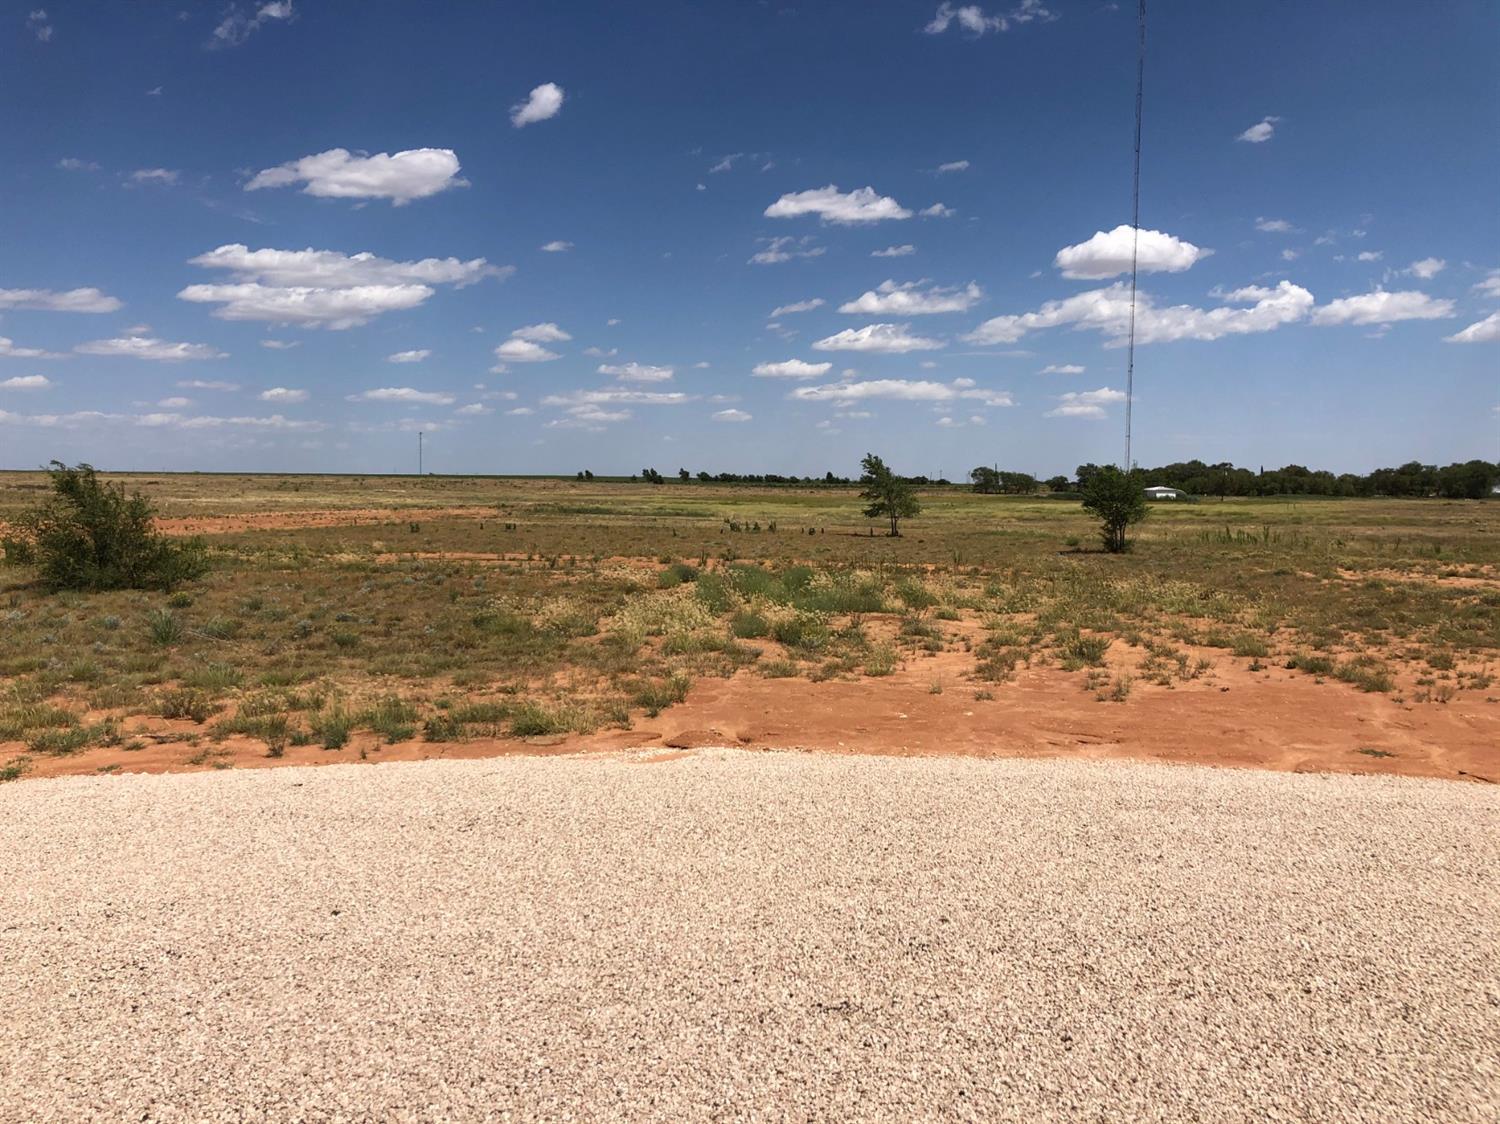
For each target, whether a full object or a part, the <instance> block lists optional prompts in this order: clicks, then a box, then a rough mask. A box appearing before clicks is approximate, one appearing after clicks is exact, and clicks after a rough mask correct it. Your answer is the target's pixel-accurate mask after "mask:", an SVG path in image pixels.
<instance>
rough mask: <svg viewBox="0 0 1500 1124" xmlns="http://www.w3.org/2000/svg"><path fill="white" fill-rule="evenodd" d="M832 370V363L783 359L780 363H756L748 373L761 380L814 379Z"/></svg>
mask: <svg viewBox="0 0 1500 1124" xmlns="http://www.w3.org/2000/svg"><path fill="white" fill-rule="evenodd" d="M832 369H833V364H832V363H808V362H806V361H804V360H802V359H784V360H782V361H781V362H780V363H757V364H756V365H755V367H754V368H753V369H752V370H751V371H750V373H751V374H752V375H754V376H755V377H756V378H761V379H816V378H821V377H822V376H824V375H826V374H827V373H828V372H829V371H830V370H832Z"/></svg>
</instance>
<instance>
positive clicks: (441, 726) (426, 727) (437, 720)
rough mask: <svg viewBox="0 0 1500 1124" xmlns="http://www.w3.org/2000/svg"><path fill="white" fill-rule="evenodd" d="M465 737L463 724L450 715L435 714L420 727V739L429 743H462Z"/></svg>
mask: <svg viewBox="0 0 1500 1124" xmlns="http://www.w3.org/2000/svg"><path fill="white" fill-rule="evenodd" d="M467 735H468V730H467V729H465V728H464V724H463V723H462V722H460V721H459V720H458V719H457V718H455V717H454V716H453V715H452V714H435V715H433V716H432V717H431V718H429V719H428V720H427V721H426V722H425V723H423V725H422V737H423V738H424V739H425V740H426V741H430V742H456V741H462V740H463V739H464V738H465V737H466V736H467Z"/></svg>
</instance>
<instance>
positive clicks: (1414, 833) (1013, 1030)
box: [0, 750, 1500, 1124]
mask: <svg viewBox="0 0 1500 1124" xmlns="http://www.w3.org/2000/svg"><path fill="white" fill-rule="evenodd" d="M0 856H3V865H0V963H3V971H0V1120H4V1121H7V1122H8V1121H18V1122H19V1121H26V1122H31V1121H53V1120H59V1121H61V1120H91V1119H99V1120H133V1121H210V1120H212V1121H218V1120H234V1121H239V1120H254V1121H262V1120H263V1121H276V1122H284V1121H296V1120H307V1121H325V1120H327V1121H334V1120H338V1121H469V1120H507V1119H514V1120H538V1119H573V1120H660V1121H696V1120H750V1119H754V1120H767V1121H774V1120H810V1119H816V1120H836V1121H846V1120H893V1121H895V1120H899V1121H908V1120H925V1119H973V1120H986V1121H995V1120H1004V1121H1027V1122H1035V1121H1044V1120H1079V1121H1146V1120H1173V1121H1179V1120H1198V1121H1239V1120H1244V1121H1250V1120H1254V1121H1298V1122H1301V1121H1370V1122H1372V1124H1374V1122H1379V1124H1392V1122H1396V1121H1424V1122H1426V1121H1443V1122H1448V1121H1486V1122H1493V1121H1495V1120H1496V1119H1497V1118H1500V1068H1497V1066H1500V1062H1497V1059H1500V983H1497V972H1500V968H1497V964H1500V955H1497V954H1500V942H1497V931H1500V793H1497V791H1496V790H1495V789H1494V788H1491V787H1487V786H1482V785H1477V784H1474V785H1469V784H1461V783H1449V782H1440V781H1421V780H1396V779H1376V778H1368V777H1326V776H1310V775H1290V774H1278V773H1258V772H1248V771H1234V770H1210V769H1199V768H1191V767H1183V766H1176V767H1174V766H1156V765H1146V764H1128V763H1083V762H1059V761H1017V760H1009V761H1006V760H999V761H996V760H989V761H975V760H967V759H931V758H927V759H918V760H913V759H895V758H873V757H868V758H859V757H834V756H812V755H801V754H750V753H744V752H738V751H727V750H726V751H705V752H701V753H699V754H697V755H694V756H688V757H683V758H678V759H672V760H665V761H658V762H655V763H644V762H643V759H639V758H624V757H617V758H599V757H593V758H586V757H584V758H505V759H493V760H483V761H464V762H457V761H452V762H443V761H439V762H427V763H422V764H387V765H379V766H334V767H327V768H284V769H266V770H254V771H244V772H221V773H208V774H195V775H175V776H108V777H99V778H68V779H62V780H52V781H24V780H23V781H20V782H17V783H13V784H8V785H5V786H3V787H0Z"/></svg>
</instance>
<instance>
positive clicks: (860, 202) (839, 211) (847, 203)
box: [765, 184, 911, 226]
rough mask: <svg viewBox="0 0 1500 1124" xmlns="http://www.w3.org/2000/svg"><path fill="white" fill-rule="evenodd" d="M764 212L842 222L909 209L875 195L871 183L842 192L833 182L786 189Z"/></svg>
mask: <svg viewBox="0 0 1500 1124" xmlns="http://www.w3.org/2000/svg"><path fill="white" fill-rule="evenodd" d="M765 215H766V217H767V218H770V219H790V218H797V217H799V216H801V215H817V216H818V217H819V218H820V219H822V220H823V221H824V222H829V223H835V224H838V225H842V226H853V225H857V224H860V223H870V222H882V221H884V220H886V219H909V218H911V212H910V211H908V210H907V209H906V208H905V207H903V206H901V204H900V203H897V202H896V201H895V200H894V199H892V198H890V197H889V196H887V195H877V194H876V193H875V189H874V188H873V187H860V188H856V189H855V190H853V191H848V192H844V191H840V190H839V189H838V187H837V185H835V184H829V185H828V186H827V187H815V188H812V189H810V190H808V191H793V192H788V193H787V194H786V195H783V196H782V197H781V198H780V199H778V200H776V202H774V203H772V204H771V205H770V206H769V207H767V208H766V210H765Z"/></svg>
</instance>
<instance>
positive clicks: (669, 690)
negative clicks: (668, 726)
mask: <svg viewBox="0 0 1500 1124" xmlns="http://www.w3.org/2000/svg"><path fill="white" fill-rule="evenodd" d="M692 685H693V681H692V680H691V679H689V678H688V677H687V676H686V675H682V674H680V673H679V674H677V675H673V676H672V677H671V678H669V679H664V680H646V681H645V682H642V683H638V684H636V686H635V688H634V689H633V690H632V691H631V693H630V701H631V702H632V703H633V704H634V705H636V706H638V707H641V708H643V709H644V710H645V711H646V713H647V714H648V715H649V716H650V717H652V718H655V717H656V716H657V715H658V714H660V713H661V712H662V711H664V710H666V709H667V707H669V706H673V705H675V704H677V703H680V702H681V701H682V700H683V699H685V698H687V693H688V690H689V688H691V687H692Z"/></svg>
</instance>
